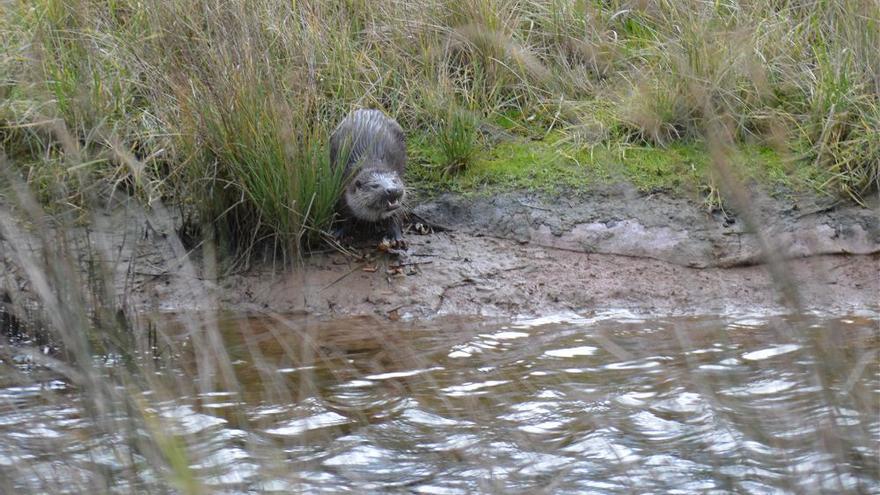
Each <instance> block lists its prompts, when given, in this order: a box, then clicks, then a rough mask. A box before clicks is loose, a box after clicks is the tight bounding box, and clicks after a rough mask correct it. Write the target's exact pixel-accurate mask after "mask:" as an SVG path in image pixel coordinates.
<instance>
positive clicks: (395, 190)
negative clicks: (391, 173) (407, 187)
mask: <svg viewBox="0 0 880 495" xmlns="http://www.w3.org/2000/svg"><path fill="white" fill-rule="evenodd" d="M401 196H403V189H401V188H399V187H392V188H391V189H387V190H386V191H385V198H386V199H387V200H388V201H391V202H394V201H397V200H398V199H400V197H401Z"/></svg>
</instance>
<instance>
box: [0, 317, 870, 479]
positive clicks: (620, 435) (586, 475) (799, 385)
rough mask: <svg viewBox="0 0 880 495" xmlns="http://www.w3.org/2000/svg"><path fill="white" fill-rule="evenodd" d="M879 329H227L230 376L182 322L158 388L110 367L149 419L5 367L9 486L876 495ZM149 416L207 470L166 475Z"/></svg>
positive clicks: (837, 324) (297, 323) (615, 320)
mask: <svg viewBox="0 0 880 495" xmlns="http://www.w3.org/2000/svg"><path fill="white" fill-rule="evenodd" d="M878 322H880V320H878V318H877V317H876V316H849V317H835V318H829V317H818V316H812V317H800V318H791V317H788V318H786V317H758V318H756V317H750V318H731V317H680V318H669V319H650V320H644V319H638V318H635V317H632V316H628V315H594V316H591V317H582V316H578V315H561V316H559V317H550V318H545V319H540V320H519V321H515V320H490V321H486V320H466V319H446V320H440V319H438V320H432V321H427V322H408V323H404V322H396V323H393V322H388V321H385V320H374V319H370V318H356V319H346V320H336V321H329V322H315V321H312V320H308V319H304V318H293V319H277V318H276V319H272V318H231V319H227V320H224V321H223V322H221V323H220V325H219V328H220V330H221V334H222V337H223V346H224V348H225V349H226V351H227V352H228V359H227V358H224V359H218V360H217V362H216V363H214V364H211V360H210V359H208V358H204V357H202V358H199V355H200V353H201V352H202V351H204V350H205V349H204V348H200V347H201V344H200V343H199V342H200V341H198V339H197V338H196V337H194V334H192V333H189V334H188V333H187V332H186V331H184V330H182V329H180V328H179V327H176V326H175V325H172V324H168V325H166V326H167V327H168V328H169V329H174V330H173V331H172V330H168V332H167V335H165V338H167V339H169V340H167V341H163V342H165V343H164V344H163V345H159V346H158V347H157V348H158V349H160V351H159V352H158V354H159V356H158V359H157V360H156V361H155V362H156V363H158V365H157V368H156V369H154V370H151V371H150V372H149V373H146V372H144V373H142V375H143V376H142V378H141V383H137V384H135V383H125V384H124V385H123V380H121V379H119V380H116V381H114V380H115V378H114V377H117V375H121V372H120V369H121V368H123V367H124V366H123V364H121V363H120V361H119V360H117V359H111V358H105V359H102V360H99V362H98V364H99V365H100V369H101V370H103V371H102V373H105V375H106V377H107V378H106V379H107V380H108V381H109V382H111V383H113V384H114V386H113V390H115V391H116V392H120V391H121V392H124V393H130V394H134V395H135V396H136V397H137V398H138V400H137V401H134V403H135V404H137V405H139V406H136V409H137V408H138V407H140V408H143V409H142V410H141V412H143V413H144V415H145V417H149V418H152V419H151V420H150V421H147V422H146V423H143V424H140V426H139V427H137V428H133V427H131V426H130V425H131V424H132V422H131V421H127V420H126V419H125V418H124V414H122V413H121V412H120V410H119V409H120V408H117V409H116V410H112V408H111V412H110V413H106V414H104V416H102V417H107V416H109V417H110V418H111V419H110V423H111V425H112V426H111V427H107V424H106V422H105V423H101V422H100V421H95V420H93V419H92V418H94V417H96V415H98V413H94V412H90V413H88V414H87V413H86V411H87V410H89V409H88V408H87V405H88V404H87V403H86V401H85V400H84V399H83V398H82V397H81V394H79V393H77V390H75V389H74V387H73V386H72V385H71V384H70V383H69V382H68V381H65V380H63V379H60V378H58V377H57V376H53V374H52V373H47V372H45V371H40V370H39V368H35V367H33V366H31V367H29V368H28V369H29V371H28V370H26V371H22V370H24V368H25V367H27V365H23V364H18V365H16V366H17V368H16V369H17V370H19V372H18V373H12V374H10V373H11V372H10V371H9V368H8V367H7V368H4V369H5V370H7V371H5V373H6V377H4V379H3V380H2V381H0V382H2V385H3V388H2V389H0V438H3V439H5V440H4V441H3V442H2V443H0V490H2V489H5V490H6V491H8V492H9V493H12V492H13V491H14V492H19V493H32V492H33V493H37V492H46V493H63V492H68V493H79V492H81V491H84V490H85V487H88V488H89V489H90V490H91V491H96V490H97V491H96V493H97V492H102V491H109V492H119V493H129V492H131V491H135V492H146V491H160V490H159V489H158V487H159V486H160V485H161V483H162V480H166V481H167V480H169V479H170V480H177V481H176V482H177V483H178V484H177V485H176V487H175V488H176V489H178V490H180V491H185V488H186V487H188V486H191V485H188V484H187V483H189V482H192V483H202V484H204V485H205V486H206V487H207V488H208V489H209V491H214V492H219V493H255V492H266V493H271V492H276V493H417V494H458V493H554V494H556V493H561V494H564V493H647V492H656V493H821V492H833V493H878V492H880V475H878V466H880V464H878V453H877V448H878V444H880V416H878V412H880V411H878V404H880V367H878V353H880V336H878V331H877V328H878ZM160 341H162V340H161V339H160ZM172 349H173V351H172ZM144 361H149V362H150V363H153V361H152V360H144ZM224 362H225V363H227V364H229V365H230V370H231V371H232V372H233V374H234V376H235V383H234V384H232V385H230V383H229V379H228V377H227V379H223V376H224V375H223V374H224V370H223V363H224ZM206 363H207V364H206ZM151 366H152V365H151ZM194 377H202V379H195V378H194ZM204 377H212V379H211V380H206V379H204ZM16 382H19V383H16ZM224 384H226V385H224ZM143 390H150V392H147V393H143V392H142V391H143ZM133 391H138V392H133ZM121 392H120V393H121ZM127 414H133V413H131V411H129V413H127ZM135 415H136V414H135ZM113 418H116V423H114V422H113V421H114V420H113ZM151 424H152V425H153V427H154V428H155V430H153V433H152V435H153V437H156V435H157V434H158V435H159V436H160V437H161V438H163V439H164V440H163V441H162V442H159V443H160V444H161V445H164V446H165V450H164V452H165V457H164V459H165V461H164V462H165V464H167V465H172V466H174V465H176V466H178V468H179V469H180V470H181V471H180V472H181V473H189V476H191V477H192V479H189V481H188V479H187V476H188V475H187V474H183V475H180V476H178V477H176V478H175V476H174V475H173V473H172V474H171V475H169V474H168V472H165V473H159V472H157V471H156V469H155V466H156V465H160V464H161V463H159V462H157V461H156V456H157V455H159V454H157V453H156V452H154V451H151V450H150V448H149V445H150V444H149V442H140V443H139V441H138V438H140V439H143V438H145V437H149V435H148V434H147V433H146V432H144V431H143V430H144V429H145V428H146V429H149V428H150V425H151ZM145 425H146V426H145ZM157 425H158V426H157ZM163 442H164V443H163ZM168 452H178V453H180V457H179V458H178V457H174V456H168ZM169 457H171V458H172V459H178V460H177V461H176V462H177V464H175V462H171V461H168V460H167V459H168V458H169ZM181 459H182V460H181Z"/></svg>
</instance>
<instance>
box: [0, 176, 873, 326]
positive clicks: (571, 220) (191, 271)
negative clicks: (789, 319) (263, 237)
mask: <svg viewBox="0 0 880 495" xmlns="http://www.w3.org/2000/svg"><path fill="white" fill-rule="evenodd" d="M753 206H754V207H755V208H754V210H753V212H752V216H753V218H752V219H751V220H752V221H757V222H758V225H759V226H760V228H759V230H758V231H757V232H755V231H753V230H752V229H750V228H749V226H748V225H747V224H746V223H747V222H746V221H745V220H744V219H743V217H742V216H741V215H739V214H737V213H736V212H734V211H731V210H727V211H725V212H723V213H722V212H715V213H711V212H708V211H707V210H706V209H705V207H704V205H702V204H699V203H697V202H694V201H690V200H687V199H683V198H680V197H673V196H670V195H666V194H663V193H657V194H645V193H640V192H638V191H637V190H636V189H634V188H632V187H629V186H625V185H616V186H610V187H607V188H604V189H594V190H593V191H590V192H583V193H579V194H571V195H567V196H566V195H556V196H551V195H542V194H533V193H522V192H508V193H504V194H496V195H493V196H480V195H469V196H465V195H460V194H447V195H441V196H439V197H436V198H432V199H426V200H424V201H423V202H420V203H419V204H417V205H415V206H414V207H413V208H412V211H413V213H415V215H417V216H418V217H419V218H421V219H422V220H423V221H427V222H429V223H431V224H434V225H435V226H438V227H439V226H442V227H443V229H439V228H438V229H437V230H438V231H437V232H431V233H429V234H427V235H419V234H418V233H416V232H415V231H413V230H411V231H410V232H409V233H407V235H406V237H407V240H408V242H409V245H410V247H409V250H408V252H407V253H405V254H401V255H399V256H397V255H392V254H388V253H382V252H379V251H377V250H375V249H374V248H373V247H372V246H368V247H366V248H363V249H360V250H356V251H353V252H349V253H343V252H338V251H335V250H328V251H324V252H320V253H313V254H311V255H308V256H305V257H303V258H302V259H300V260H299V261H298V262H296V263H295V265H294V266H286V267H285V266H282V265H281V264H280V263H273V262H272V261H271V260H267V259H263V260H261V261H260V260H256V259H251V260H250V261H251V262H252V263H251V265H250V266H248V267H246V268H245V267H243V266H238V267H229V266H226V265H225V264H224V263H220V264H215V263H213V262H206V260H208V259H209V258H210V257H206V256H205V252H204V251H203V249H202V248H201V247H197V248H196V249H195V250H187V249H186V248H184V246H183V243H181V242H180V239H179V238H178V236H177V231H178V229H179V228H180V225H179V222H177V223H176V222H175V220H174V219H173V218H172V216H171V215H169V214H167V213H166V214H160V211H161V210H152V211H150V212H147V211H145V210H143V209H142V208H141V207H140V206H139V204H138V203H137V202H136V201H134V200H126V201H124V202H121V203H119V204H118V206H117V207H115V208H114V209H113V210H109V211H110V213H104V214H97V215H96V216H95V217H94V220H93V221H92V222H91V223H90V224H89V225H88V226H87V227H82V228H80V229H81V230H80V231H79V232H78V233H76V234H73V233H70V232H68V233H67V235H68V237H70V238H73V237H76V238H77V239H79V241H77V242H67V243H66V245H67V246H68V247H69V248H71V249H73V251H74V252H75V253H76V257H77V258H78V259H79V260H80V262H81V265H82V266H84V267H85V266H88V267H92V268H94V267H100V269H101V272H102V275H101V276H103V277H104V278H106V279H108V280H112V282H113V283H112V287H113V288H114V293H115V294H116V295H117V298H118V301H117V304H118V305H119V306H122V307H127V308H130V309H131V310H133V311H135V312H152V311H187V310H204V309H211V308H219V309H222V310H227V311H233V312H245V313H248V312H277V313H291V312H299V313H308V314H314V315H359V314H372V315H379V316H382V317H387V318H391V319H397V318H403V317H433V316H440V315H451V314H456V315H484V316H490V315H491V316H518V315H545V314H549V313H558V312H566V311H574V312H580V313H584V312H587V313H588V312H591V311H603V310H608V309H626V310H629V311H633V312H636V313H651V314H655V315H656V314H706V313H712V314H726V313H741V312H751V313H762V312H786V311H790V310H792V309H794V308H798V307H799V308H801V309H805V310H815V311H823V312H829V313H844V312H853V311H859V310H870V311H877V310H880V305H878V301H877V294H880V276H878V275H880V220H878V219H880V215H878V214H877V213H878V210H877V207H876V203H875V204H874V206H873V208H864V207H861V206H857V205H853V204H837V205H833V204H828V203H823V202H822V200H820V199H818V198H816V197H801V198H800V199H798V200H792V199H791V197H787V198H785V199H779V198H772V197H770V196H768V195H758V194H756V195H755V199H754V201H753ZM18 235H20V236H24V237H27V235H28V234H25V231H23V230H22V231H19V234H18ZM10 240H13V241H14V242H13V243H12V244H14V245H16V246H17V250H18V251H22V250H23V249H24V248H22V246H30V247H29V248H27V249H33V253H32V254H34V253H36V252H37V251H39V249H38V247H37V246H38V245H39V243H38V242H37V239H36V237H34V238H28V239H24V238H19V239H10V238H9V236H8V235H7V239H6V240H5V241H2V242H4V243H6V244H7V245H6V246H4V253H8V254H12V253H13V252H14V251H12V250H10V249H9V244H10ZM762 243H764V244H766V245H767V246H768V247H769V250H770V251H769V252H770V253H771V256H769V257H768V256H767V255H766V251H765V250H764V248H763V247H762ZM25 250H26V249H25ZM5 258H6V260H5V261H6V262H5V263H4V265H3V270H4V272H3V275H2V276H0V281H3V282H4V284H5V286H6V288H7V289H12V290H13V291H14V290H21V291H24V292H27V291H28V290H29V285H30V282H27V281H26V277H25V276H24V272H23V271H22V270H20V269H18V268H16V267H15V266H14V263H11V261H14V260H13V259H12V258H13V257H12V256H5ZM93 277H94V274H93Z"/></svg>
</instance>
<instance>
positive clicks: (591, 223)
mask: <svg viewBox="0 0 880 495" xmlns="http://www.w3.org/2000/svg"><path fill="white" fill-rule="evenodd" d="M752 206H753V208H752V211H751V212H750V214H751V216H752V217H753V221H754V223H755V224H756V227H757V228H758V230H757V231H756V230H754V229H753V226H751V225H749V224H748V223H749V222H748V221H747V220H749V218H747V217H745V216H743V215H740V214H738V213H737V212H736V211H733V210H730V209H728V210H723V211H722V210H715V211H713V212H709V211H708V210H707V208H706V207H705V205H703V204H699V203H696V202H694V201H690V200H688V199H684V198H674V197H670V196H668V195H665V194H647V195H646V194H642V193H639V192H638V191H636V190H635V189H633V188H632V187H630V186H628V185H625V184H619V185H616V186H613V187H609V188H606V189H601V190H594V191H592V192H590V193H584V194H579V195H572V196H568V197H548V196H542V195H527V194H520V193H509V194H502V195H496V196H492V197H475V198H464V197H462V196H456V195H444V196H441V197H439V198H437V199H435V200H432V201H430V202H426V203H424V204H421V205H419V206H417V207H416V208H415V212H416V213H418V214H419V215H420V216H422V217H424V218H426V219H428V220H429V221H432V222H435V223H438V224H441V225H448V226H451V227H452V228H454V229H455V230H456V231H459V232H466V233H469V234H474V235H487V236H493V237H499V238H503V239H511V240H516V241H520V242H527V243H530V244H533V245H540V246H545V247H549V248H557V249H564V250H571V251H577V252H585V253H594V254H610V255H622V256H633V257H645V258H652V259H656V260H661V261H666V262H669V263H672V264H675V265H681V266H689V267H698V268H706V267H732V266H739V265H753V264H760V263H763V262H764V261H765V260H766V250H765V249H763V248H762V244H763V245H766V246H767V247H768V248H769V249H770V250H771V251H772V252H773V253H774V254H775V255H776V256H778V257H781V258H801V257H807V256H816V255H820V254H871V253H876V252H878V250H880V220H878V219H880V209H878V206H877V202H876V200H875V202H874V204H873V205H872V206H873V208H862V207H858V206H854V205H834V204H833V203H830V202H829V201H828V200H822V199H820V198H816V197H812V196H806V197H801V198H798V199H791V198H789V199H778V198H773V197H770V196H767V195H765V194H762V193H760V192H755V193H754V194H753V205H752Z"/></svg>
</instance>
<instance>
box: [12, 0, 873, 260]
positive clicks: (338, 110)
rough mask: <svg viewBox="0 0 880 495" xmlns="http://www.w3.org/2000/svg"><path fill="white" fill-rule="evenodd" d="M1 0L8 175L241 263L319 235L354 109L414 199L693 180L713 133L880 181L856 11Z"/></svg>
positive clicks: (775, 162) (842, 181) (795, 161)
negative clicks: (187, 230)
mask: <svg viewBox="0 0 880 495" xmlns="http://www.w3.org/2000/svg"><path fill="white" fill-rule="evenodd" d="M3 7H4V8H3V10H2V14H0V48H2V55H0V141H2V142H3V146H4V149H5V150H6V154H7V156H8V157H9V158H10V161H11V163H12V164H13V165H14V166H15V167H16V168H17V169H18V170H19V171H20V176H22V177H25V178H26V180H27V181H28V182H29V183H30V185H31V186H33V187H34V189H36V190H38V191H42V193H41V194H40V196H41V197H42V198H44V200H47V199H48V198H50V197H51V196H52V195H53V194H63V195H65V196H66V201H65V202H66V203H69V204H71V205H75V206H77V207H82V201H81V198H82V189H83V188H86V187H93V188H103V189H104V190H105V191H107V190H119V189H120V188H122V189H124V190H127V191H129V192H130V193H132V194H135V195H137V196H138V197H140V198H142V199H143V200H144V202H145V203H146V204H150V202H151V201H153V200H154V199H155V198H157V197H162V198H166V199H170V200H171V203H172V204H175V205H178V206H180V207H182V208H188V209H192V210H195V211H196V213H197V214H196V217H198V218H199V219H200V220H199V221H200V222H201V223H202V224H203V225H205V226H209V227H210V228H212V229H214V230H215V231H217V232H219V233H220V235H221V236H222V237H223V238H225V239H227V241H228V242H227V243H226V244H227V245H232V246H237V247H239V248H242V247H243V248H247V247H252V246H254V245H255V243H257V242H271V243H273V244H274V245H276V246H278V247H280V248H281V250H282V251H283V252H286V253H291V254H293V253H296V252H298V250H299V247H300V246H302V245H305V244H308V243H310V242H314V241H315V240H317V239H318V238H320V232H321V231H322V230H326V229H327V227H328V226H329V224H330V222H331V221H332V209H333V204H334V203H335V196H336V194H337V192H338V190H339V184H338V180H339V178H338V177H335V176H334V175H333V174H328V172H327V170H328V168H327V167H328V165H327V163H326V159H325V158H324V155H325V154H326V152H325V151H324V150H323V148H325V147H326V141H327V132H328V130H329V129H332V128H333V126H334V125H335V123H336V122H338V121H339V120H340V119H341V118H342V117H343V116H344V115H345V114H346V113H347V112H348V111H349V110H350V109H352V108H354V107H359V106H365V107H377V108H382V109H384V110H385V111H387V112H388V113H389V114H391V115H393V116H394V117H395V118H397V119H398V120H399V121H400V122H401V124H402V125H403V126H404V128H405V129H406V130H407V132H408V135H409V139H410V143H411V154H412V155H413V156H414V157H416V160H414V161H413V164H412V166H411V171H410V172H411V177H412V178H413V180H416V181H419V187H424V188H427V189H435V190H436V189H441V188H444V187H449V186H452V187H454V188H456V189H459V190H476V189H477V188H480V187H482V186H484V185H485V184H493V185H495V186H497V187H529V188H531V187H535V188H541V189H554V188H558V187H560V186H565V187H588V186H589V184H590V183H591V181H595V180H597V179H617V178H622V179H624V180H631V181H633V182H635V184H636V185H637V186H638V187H640V188H644V189H653V188H664V189H670V190H673V191H676V192H681V191H686V190H689V189H701V188H704V187H707V186H708V187H712V186H713V180H714V179H713V178H712V173H710V172H708V171H706V170H704V169H703V168H702V167H703V165H704V164H709V165H710V166H712V164H713V163H714V161H713V160H711V159H710V157H709V153H707V152H706V151H707V150H708V147H709V141H710V139H709V138H708V136H707V133H708V132H710V130H711V129H719V128H723V129H725V131H724V132H725V133H727V134H729V135H730V140H731V142H732V143H731V144H732V147H731V149H737V150H745V151H744V152H743V153H742V156H743V157H744V158H743V159H734V160H733V161H732V163H733V166H734V167H735V168H737V169H741V170H737V172H736V174H735V175H738V176H742V177H751V178H757V179H759V180H763V179H764V178H768V179H771V180H775V181H783V182H788V183H791V184H795V183H796V184H797V185H799V186H800V187H811V188H813V189H816V190H818V191H820V192H822V193H826V194H830V195H844V196H847V197H850V198H852V199H854V200H856V201H863V199H864V198H865V197H866V195H869V194H872V193H873V191H875V190H876V189H877V185H878V182H880V145H878V144H877V143H880V139H878V132H880V101H878V96H877V95H878V94H880V80H878V76H877V74H878V73H880V70H878V68H880V55H878V53H880V34H878V33H880V29H876V28H877V24H878V20H877V19H878V18H880V7H878V6H877V5H876V4H875V3H872V2H859V1H856V0H832V1H814V2H812V1H811V2H806V3H804V2H801V3H797V4H782V5H775V4H768V5H763V4H759V3H748V4H740V3H737V2H732V3H731V2H728V3H725V2H698V1H688V2H637V3H634V4H633V3H631V2H618V1H612V2H591V1H586V2H574V1H572V2H563V1H557V0H553V1H539V2H516V1H509V0H481V1H479V2H473V3H470V4H461V3H460V2H451V1H447V0H419V1H418V2H414V3H410V4H407V5H405V6H402V5H401V4H400V3H399V2H395V1H392V0H382V1H378V2H359V1H352V2H343V3H333V2H326V1H321V0H315V1H306V2H281V1H278V0H259V1H256V2H246V1H244V0H233V1H229V2H222V3H219V4H218V3H216V2H208V1H204V0H197V1H194V2H184V1H181V0H148V1H137V2H135V1H133V0H114V1H112V2H101V1H97V0H38V1H35V2H19V1H11V0H5V1H4V2H3ZM719 122H720V123H721V127H718V123H719ZM59 129H61V130H63V132H64V133H67V134H69V135H70V136H71V139H72V141H71V142H69V143H67V144H64V143H62V142H60V140H59V132H58V130H59ZM498 131H502V132H501V133H500V134H499V132H498ZM511 135H512V136H513V137H515V138H518V139H520V140H519V141H515V140H511V139H509V137H510V136H511ZM560 143H564V145H563V144H560ZM770 149H772V150H773V152H772V153H770V152H768V151H766V150H770ZM120 153H123V154H124V153H130V154H131V156H132V157H134V158H135V159H136V160H138V161H139V162H141V163H142V164H143V166H142V167H138V173H137V176H135V174H133V172H132V169H131V167H129V166H128V165H127V164H126V163H124V161H121V160H118V159H117V157H118V156H119V155H120ZM699 154H702V155H704V156H697V155H699ZM762 157H764V158H767V160H765V161H763V162H762V161H761V158H762ZM783 162H784V163H785V164H786V165H785V167H780V163H783ZM786 167H787V168H786ZM762 168H763V169H764V170H758V169H762ZM71 170H73V172H71ZM789 172H793V173H794V178H786V177H785V175H787V174H788V173H789ZM50 189H51V190H52V191H53V192H52V193H51V194H49V193H48V191H49V190H50Z"/></svg>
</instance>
